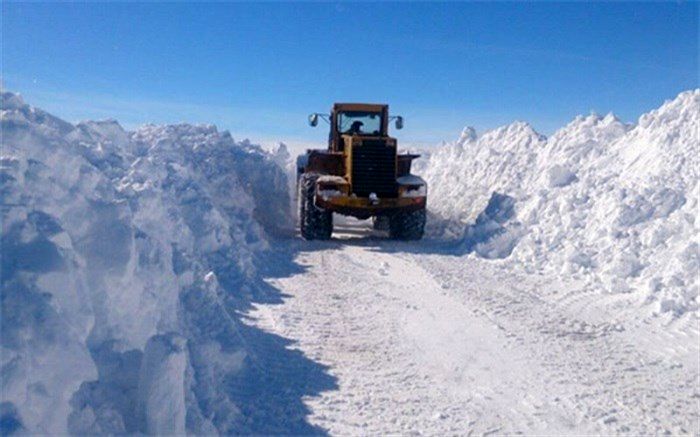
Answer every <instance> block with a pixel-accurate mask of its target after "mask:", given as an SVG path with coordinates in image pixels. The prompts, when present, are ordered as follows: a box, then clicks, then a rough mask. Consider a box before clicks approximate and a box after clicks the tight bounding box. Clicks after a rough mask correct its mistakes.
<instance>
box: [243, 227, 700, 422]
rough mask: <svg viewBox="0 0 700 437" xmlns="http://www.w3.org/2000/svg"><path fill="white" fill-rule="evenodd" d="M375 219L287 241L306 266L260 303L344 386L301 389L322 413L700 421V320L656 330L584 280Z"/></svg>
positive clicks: (281, 330)
mask: <svg viewBox="0 0 700 437" xmlns="http://www.w3.org/2000/svg"><path fill="white" fill-rule="evenodd" d="M366 234H367V231H366V230H363V229H357V228H354V229H349V230H348V231H347V232H345V233H343V231H341V233H340V234H339V235H338V234H336V239H335V240H333V241H330V242H317V243H307V242H300V241H298V240H294V241H290V242H288V243H287V242H283V243H281V245H287V244H288V245H289V246H293V247H294V249H296V250H299V252H298V255H297V257H296V262H297V263H299V264H300V265H302V266H303V267H304V268H305V269H306V271H305V272H304V273H301V274H297V275H294V276H291V277H287V278H281V279H272V280H270V282H271V283H272V285H273V286H275V287H277V288H279V289H280V290H282V291H283V292H284V293H286V294H288V295H289V297H288V298H287V299H286V300H285V302H284V303H283V304H270V305H258V306H256V308H255V310H254V311H253V312H252V313H251V314H250V316H251V318H252V322H251V323H254V324H255V325H256V326H258V327H260V328H262V329H264V330H267V331H270V332H272V333H275V334H278V335H281V336H283V337H287V338H290V339H292V340H294V341H296V343H295V344H294V345H293V346H292V347H294V348H298V349H299V350H301V351H302V352H303V353H304V354H305V355H307V356H308V358H310V359H311V360H314V361H317V362H319V363H321V364H324V365H327V366H329V370H328V371H329V373H331V374H332V375H333V376H334V377H336V378H337V380H338V389H336V390H329V391H326V392H323V393H321V395H320V396H317V397H310V398H307V399H305V402H306V404H307V405H308V406H309V408H310V411H311V415H310V417H309V418H308V420H309V422H310V423H311V424H312V425H315V426H318V427H320V428H322V429H325V430H327V431H328V432H330V433H331V434H342V435H347V434H358V433H372V434H385V433H419V434H430V435H436V434H444V433H453V434H454V433H459V434H465V433H470V434H471V433H473V434H475V435H487V434H491V433H498V434H502V433H517V432H522V433H527V434H561V433H576V434H581V433H595V434H610V433H624V434H656V433H662V432H671V433H673V434H686V433H698V423H699V422H698V420H699V419H698V410H699V409H700V408H699V407H700V405H699V402H700V390H699V389H698V361H697V360H698V358H697V357H698V346H697V345H698V331H697V326H693V324H692V323H686V324H685V325H682V326H677V327H672V328H673V329H668V327H666V329H663V330H661V329H659V330H658V332H660V333H659V334H656V333H655V332H656V331H657V330H656V328H655V326H654V323H653V322H649V321H638V320H635V319H634V318H633V317H627V318H625V315H624V313H620V314H621V315H619V316H616V317H612V316H611V315H610V314H606V313H604V311H605V308H607V307H605V306H602V305H600V304H599V303H600V300H601V299H603V300H604V298H603V297H601V295H600V294H599V293H591V292H587V291H586V290H585V289H580V290H575V291H572V287H576V285H575V284H568V283H567V284H566V285H564V284H560V285H557V284H555V283H552V282H551V281H550V282H546V281H545V280H544V279H541V278H540V279H537V278H535V277H524V276H518V275H516V274H514V273H512V272H510V271H508V270H507V269H505V268H502V267H501V266H500V265H499V264H498V263H497V262H489V261H485V260H481V259H478V258H474V257H464V256H453V255H450V254H449V252H448V251H445V250H441V249H440V248H439V247H438V246H436V245H435V244H431V243H430V242H429V241H425V242H421V243H397V242H391V241H387V240H384V239H381V238H374V237H371V236H370V237H367V235H366ZM560 290H566V292H563V291H561V292H560ZM608 304H610V303H609V302H608ZM608 307H609V305H608ZM694 320H696V321H697V319H694Z"/></svg>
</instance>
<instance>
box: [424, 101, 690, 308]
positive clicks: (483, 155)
mask: <svg viewBox="0 0 700 437" xmlns="http://www.w3.org/2000/svg"><path fill="white" fill-rule="evenodd" d="M699 129H700V90H691V91H686V92H683V93H681V94H679V95H678V96H677V97H676V98H675V99H673V100H670V101H667V102H665V103H664V104H663V105H662V106H661V107H660V108H658V109H656V110H653V111H651V112H649V113H647V114H644V115H642V116H641V117H640V119H639V121H638V123H637V124H636V125H634V126H633V125H628V124H625V123H622V122H621V121H620V120H619V119H618V118H617V117H615V116H614V115H613V114H608V115H606V116H599V115H597V114H591V115H588V116H579V117H576V118H575V119H574V120H572V121H571V122H570V123H569V124H568V125H566V126H565V127H563V128H562V129H560V130H558V131H557V132H555V133H554V134H553V135H552V136H551V137H550V138H549V139H546V138H545V137H543V136H542V135H539V134H538V133H537V132H535V131H534V130H533V129H532V128H531V127H530V126H529V125H527V124H525V123H521V122H516V123H513V124H511V125H508V126H504V127H501V128H498V129H495V130H493V131H490V132H486V133H485V134H483V135H481V136H480V137H475V136H474V135H473V134H471V133H470V132H472V131H471V130H469V131H466V130H465V132H467V133H466V134H464V133H463V134H462V135H461V136H460V138H459V139H458V140H457V141H456V142H455V143H453V144H450V145H446V146H444V147H442V148H440V149H439V150H438V151H436V152H434V153H432V154H431V156H430V157H429V160H428V161H427V163H424V165H425V166H426V167H427V170H426V171H425V176H426V178H427V180H428V182H429V186H430V187H431V202H429V205H430V206H429V207H430V208H431V210H432V212H433V213H434V215H435V217H436V219H437V221H438V222H440V221H441V220H442V221H447V222H451V223H460V224H461V228H462V231H461V232H462V234H461V237H460V238H462V239H463V241H464V245H463V246H462V247H465V246H466V247H467V248H468V249H469V250H468V251H474V252H475V253H477V254H481V255H482V256H487V255H485V254H489V255H488V256H487V257H494V256H496V257H501V258H507V259H506V260H505V261H504V262H506V263H513V264H514V265H515V264H518V265H522V266H524V267H525V269H526V270H529V271H537V270H545V271H550V272H555V273H558V274H561V275H566V276H573V277H575V278H582V279H584V280H586V281H590V282H591V283H592V285H596V286H598V287H599V288H600V289H603V290H607V291H608V292H611V293H623V292H624V293H635V294H636V295H637V296H638V303H639V305H640V306H645V305H648V304H652V305H651V306H649V308H650V309H651V310H652V311H655V312H657V313H666V314H670V315H671V316H680V315H682V314H685V313H688V312H691V313H692V312H693V311H695V310H697V309H698V303H699V301H698V290H699V288H700V282H699V279H698V276H699V272H700V254H699V249H698V247H699V236H698V235H699V232H698V228H699V227H700V220H698V198H699V197H700V188H699V186H700V185H699V178H698V168H699V160H700V140H699V134H698V132H699ZM494 193H496V194H498V196H501V197H502V196H508V198H512V199H514V202H515V205H514V209H515V213H514V214H513V216H512V217H511V218H510V220H509V223H507V224H504V223H498V226H497V227H496V228H497V230H498V232H495V233H493V234H488V237H489V238H485V237H484V234H478V235H480V238H479V239H477V240H474V235H475V234H474V230H475V229H476V228H478V229H483V222H484V217H488V216H489V214H486V215H484V214H485V213H486V212H487V211H486V210H487V209H488V207H487V204H489V205H490V203H489V201H490V200H492V199H493V196H494V195H496V194H494ZM499 193H500V194H499ZM438 199H439V200H438ZM509 205H510V204H509ZM509 207H510V206H509ZM491 214H492V213H491ZM477 216H478V217H479V219H477ZM472 223H476V224H472ZM480 223H481V224H480ZM465 226H466V228H465ZM479 226H481V227H479ZM437 227H439V226H437ZM442 227H443V228H447V229H448V230H449V229H450V227H449V226H445V225H444V224H442ZM496 228H494V229H496ZM452 232H453V235H454V226H453V227H452ZM448 235H449V234H448ZM491 237H493V240H492V239H491ZM498 240H504V241H505V245H504V244H500V245H499V243H498ZM514 240H515V242H514ZM513 246H514V247H513Z"/></svg>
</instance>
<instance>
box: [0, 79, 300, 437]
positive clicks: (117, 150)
mask: <svg viewBox="0 0 700 437" xmlns="http://www.w3.org/2000/svg"><path fill="white" fill-rule="evenodd" d="M1 123H2V125H1V127H2V134H3V137H2V156H1V157H0V175H1V179H0V181H1V183H0V190H2V198H3V205H2V300H3V305H2V318H1V320H2V326H1V328H2V333H3V335H2V345H1V346H2V363H1V365H2V372H3V378H2V380H3V381H2V393H3V397H2V415H3V417H2V424H3V425H2V427H3V428H2V433H3V434H5V433H9V432H12V431H21V430H24V431H26V432H29V433H43V434H54V433H77V434H97V433H109V434H115V433H139V432H140V433H146V432H148V433H153V434H171V433H184V432H188V433H203V434H211V433H237V432H244V433H245V432H254V431H255V428H250V427H249V426H250V425H249V422H247V419H246V418H245V416H244V414H243V413H242V412H241V411H242V406H241V404H240V401H239V400H238V398H236V396H237V395H236V394H235V392H234V391H232V390H231V389H230V387H229V386H227V384H226V381H228V380H229V379H230V378H231V377H232V375H235V374H237V373H240V372H242V371H244V370H245V369H246V366H248V365H249V364H247V362H245V357H246V356H248V355H249V354H250V353H251V352H252V351H251V350H250V347H249V346H248V344H247V343H246V341H245V339H244V338H243V336H242V334H241V330H242V329H244V327H243V326H242V324H241V323H240V321H239V316H238V313H237V312H238V311H240V310H242V309H245V308H248V307H249V305H250V302H251V300H252V299H255V298H256V297H257V298H259V297H260V296H263V295H264V294H265V291H264V290H265V285H264V283H263V282H262V280H261V279H260V274H259V272H258V271H257V268H256V265H261V264H265V263H256V260H257V259H260V258H262V257H266V256H269V255H267V253H268V252H269V242H268V235H269V234H270V233H274V232H277V230H278V229H279V228H280V227H281V226H284V225H286V224H287V223H288V213H289V210H288V205H289V197H288V193H287V179H286V176H285V174H284V172H283V171H282V170H281V169H280V168H279V167H278V166H277V165H276V164H275V163H274V162H273V161H272V158H271V157H270V155H269V154H267V153H265V152H264V151H263V150H262V149H261V148H260V147H258V146H255V145H252V144H250V143H249V142H247V141H243V142H236V141H234V140H233V138H232V137H231V136H230V134H229V133H228V132H219V131H217V129H216V128H215V127H214V126H209V125H200V126H192V125H186V124H181V125H172V126H144V127H142V128H140V129H138V130H136V131H135V132H127V131H125V130H124V129H122V127H121V126H120V125H119V124H118V123H117V122H116V121H114V120H105V121H99V122H83V123H79V124H78V125H75V126H74V125H72V124H70V123H67V122H65V121H63V120H60V119H58V118H56V117H54V116H52V115H50V114H48V113H46V112H44V111H41V110H40V109H37V108H33V107H31V106H29V105H27V104H25V103H24V101H23V100H22V98H21V97H20V96H19V95H17V94H14V93H10V92H6V91H3V92H2V114H1ZM263 206H264V207H263ZM266 211H270V213H266ZM221 363H226V364H225V365H223V364H221ZM307 431H308V430H307Z"/></svg>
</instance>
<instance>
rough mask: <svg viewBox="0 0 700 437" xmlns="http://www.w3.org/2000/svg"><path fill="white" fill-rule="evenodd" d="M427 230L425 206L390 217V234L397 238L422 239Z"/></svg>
mask: <svg viewBox="0 0 700 437" xmlns="http://www.w3.org/2000/svg"><path fill="white" fill-rule="evenodd" d="M424 230H425V208H423V209H419V210H417V211H410V212H402V213H398V214H394V215H392V216H391V217H390V218H389V236H390V237H391V238H393V239H395V240H420V239H421V238H423V233H424Z"/></svg>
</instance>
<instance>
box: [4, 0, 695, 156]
mask: <svg viewBox="0 0 700 437" xmlns="http://www.w3.org/2000/svg"><path fill="white" fill-rule="evenodd" d="M0 5H1V7H2V79H3V82H4V85H5V87H6V88H8V89H10V90H13V91H17V92H20V93H22V94H23V95H24V97H25V99H26V100H27V101H28V102H29V103H31V104H33V105H36V106H40V107H42V108H44V109H47V110H49V111H51V112H53V113H55V114H57V115H59V116H61V117H63V118H65V119H68V120H70V121H77V120H81V119H89V118H107V117H111V118H116V119H118V120H120V121H121V122H122V124H124V125H126V126H128V127H133V126H135V125H138V124H142V123H146V122H158V123H160V122H179V121H191V122H211V123H215V124H217V125H218V126H219V127H220V128H223V129H229V130H230V131H231V132H232V133H233V135H234V137H236V138H241V137H249V138H250V139H251V140H253V141H254V142H255V141H257V142H267V143H269V142H273V141H286V142H290V143H292V144H303V143H305V142H309V143H320V142H322V141H323V139H324V138H325V136H326V134H325V131H324V129H325V127H324V125H323V124H321V125H319V127H318V128H316V129H312V128H309V127H308V126H307V125H306V122H305V120H306V115H307V114H308V113H309V112H312V111H326V110H328V108H330V106H331V104H332V103H333V102H334V101H369V102H386V103H389V104H390V105H391V108H392V112H394V113H397V114H401V115H404V117H405V118H406V128H405V129H404V130H403V131H401V132H399V133H398V135H397V136H398V138H399V140H401V141H403V142H404V144H413V145H424V146H429V145H432V144H435V143H437V142H439V141H441V140H453V139H455V138H456V136H457V135H458V134H459V132H460V131H461V129H462V128H463V127H464V126H466V125H471V126H474V127H476V128H477V130H479V131H484V130H486V129H489V128H493V127H496V126H499V125H502V124H506V123H509V122H511V121H514V120H525V121H528V122H530V123H531V124H532V125H533V126H534V127H535V128H536V129H537V130H539V131H540V132H543V133H545V134H549V133H551V132H552V131H553V130H554V129H556V128H557V127H560V126H562V125H563V124H565V123H566V122H568V121H569V120H570V119H571V118H573V117H574V116H575V115H577V114H580V113H583V114H587V113H589V112H591V111H596V112H599V113H607V112H609V111H613V112H615V113H616V114H618V115H619V116H620V117H622V118H623V119H624V120H627V121H634V120H636V118H637V117H638V116H639V115H640V114H641V113H643V112H646V111H648V110H649V109H652V108H654V107H657V106H659V104H661V103H662V102H663V101H664V100H665V99H669V98H672V97H674V96H675V95H676V94H678V93H679V92H680V91H683V90H686V89H690V88H695V87H698V80H699V79H698V50H699V49H698V3H687V2H674V3H596V4H586V3H298V4H290V3H257V4H256V3H143V4H136V3H67V4H49V3H8V2H2V3H0Z"/></svg>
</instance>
